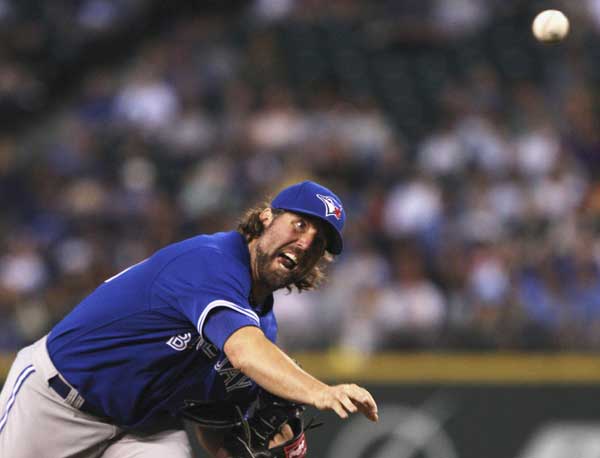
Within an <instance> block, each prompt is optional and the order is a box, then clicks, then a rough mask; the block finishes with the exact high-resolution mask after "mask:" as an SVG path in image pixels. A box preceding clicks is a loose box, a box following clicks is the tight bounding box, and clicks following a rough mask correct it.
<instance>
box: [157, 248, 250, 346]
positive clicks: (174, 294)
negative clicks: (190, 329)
mask: <svg viewBox="0 0 600 458" xmlns="http://www.w3.org/2000/svg"><path fill="white" fill-rule="evenodd" d="M249 293H250V274H249V272H248V270H247V267H246V266H244V265H243V264H242V263H240V262H239V261H238V260H237V259H235V258H233V257H230V256H227V255H223V254H222V253H221V252H219V251H218V250H214V249H209V248H203V249H196V250H191V251H189V252H186V253H184V254H182V255H180V256H178V257H177V259H175V260H173V261H172V262H171V263H170V264H169V265H168V266H166V267H165V269H163V271H162V272H161V274H160V275H159V278H157V280H156V281H155V284H154V286H153V296H155V298H156V300H155V302H154V303H155V304H156V305H157V306H167V307H174V308H176V309H177V310H178V311H179V312H180V313H181V314H183V315H184V316H185V317H186V318H187V319H188V320H190V321H191V322H192V323H193V324H194V327H195V328H196V329H197V331H198V333H199V334H200V335H201V336H203V337H205V338H209V337H212V338H209V339H208V340H210V341H211V342H212V343H213V344H215V345H217V346H219V347H220V348H221V347H222V344H223V343H224V342H225V340H227V337H229V335H231V334H232V333H233V332H234V331H236V330H237V329H239V328H241V327H244V326H259V327H260V319H259V317H258V315H257V314H256V312H255V311H254V310H252V307H251V306H250V304H249V303H248V295H249ZM222 310H227V311H228V313H227V314H223V315H222V316H223V317H224V319H222V320H221V319H219V320H212V319H211V320H210V321H212V324H211V326H210V334H211V336H207V335H206V334H205V329H204V328H205V325H206V323H207V321H208V317H209V316H210V317H211V318H212V317H213V316H215V313H216V312H219V314H220V312H221V311H222ZM217 316H218V315H217ZM213 340H215V341H213ZM219 342H220V343H221V344H220V345H219Z"/></svg>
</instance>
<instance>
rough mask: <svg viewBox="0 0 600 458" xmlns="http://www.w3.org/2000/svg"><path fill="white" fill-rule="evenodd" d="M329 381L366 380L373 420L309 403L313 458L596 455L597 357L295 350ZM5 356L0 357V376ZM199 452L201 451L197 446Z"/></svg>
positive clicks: (599, 448) (599, 439) (599, 436)
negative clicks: (343, 416) (315, 422)
mask: <svg viewBox="0 0 600 458" xmlns="http://www.w3.org/2000/svg"><path fill="white" fill-rule="evenodd" d="M295 357H296V359H297V360H298V361H299V362H300V364H301V365H302V366H303V367H304V368H305V369H307V370H308V371H309V372H312V373H313V374H315V375H317V376H318V377H320V378H323V379H325V380H328V381H330V382H332V383H338V382H346V381H355V382H357V383H361V384H364V385H365V386H366V387H368V388H369V389H370V390H371V391H372V393H373V395H374V396H375V398H376V400H377V402H378V404H379V408H380V421H379V422H378V423H376V424H374V423H371V422H369V421H367V420H365V419H363V418H362V417H359V416H356V415H355V416H353V417H351V418H350V419H349V420H346V421H341V420H339V419H338V418H337V417H336V416H335V415H334V414H331V413H322V412H316V411H314V410H313V409H309V411H308V413H309V416H311V415H313V414H316V415H317V417H318V419H319V420H321V421H324V422H325V425H324V426H322V427H320V428H318V429H315V430H313V431H311V432H310V439H309V450H310V453H309V456H311V457H313V458H340V457H344V458H397V457H402V458H482V457H485V458H573V457H582V458H583V457H590V458H591V457H598V456H600V357H598V356H594V355H583V354H562V353H561V354H522V353H515V354H502V353H493V354H481V353H476V354H455V353H453V354H431V353H419V354H398V353H390V354H380V355H377V356H374V357H371V358H369V359H361V358H357V357H356V356H350V355H340V354H336V353H330V354H321V353H319V354H316V353H314V354H297V355H295ZM11 358H12V356H11V355H7V356H5V357H2V358H0V369H1V370H2V372H1V375H2V379H3V378H4V376H5V374H6V369H7V368H8V364H9V363H10V360H11ZM198 456H203V455H202V454H201V453H198Z"/></svg>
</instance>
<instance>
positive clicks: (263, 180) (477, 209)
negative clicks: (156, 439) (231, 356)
mask: <svg viewBox="0 0 600 458" xmlns="http://www.w3.org/2000/svg"><path fill="white" fill-rule="evenodd" d="M30 3H31V2H30ZM32 3H36V2H32ZM59 3H64V4H65V5H70V6H71V7H72V8H71V9H70V10H69V9H66V8H63V10H65V11H75V10H74V9H73V8H75V5H76V6H77V8H79V9H77V11H78V15H77V16H76V17H77V18H78V20H79V21H80V22H81V24H82V25H81V27H79V28H72V29H70V30H69V33H70V34H74V35H75V36H76V37H78V36H79V35H78V34H86V33H89V30H90V28H92V29H94V30H96V29H98V28H99V27H100V26H102V24H105V22H103V21H104V19H103V18H105V19H106V20H108V19H107V17H108V16H110V14H109V13H111V14H113V16H110V17H111V18H113V19H111V21H113V20H116V19H114V18H116V17H120V16H119V15H118V14H117V13H118V12H121V11H123V12H131V11H135V8H134V9H131V8H127V7H133V6H134V5H135V6H136V7H137V8H140V9H141V10H143V6H144V2H143V1H141V0H140V1H137V2H136V1H125V0H121V1H118V0H112V1H110V0H88V1H81V2H59ZM146 3H150V2H146ZM555 3H556V4H557V6H559V7H561V8H563V9H564V10H565V12H566V13H567V14H568V15H569V16H570V17H571V20H572V24H576V27H574V30H573V31H572V33H571V35H570V36H569V38H568V40H567V41H566V42H565V43H561V44H558V45H554V46H551V47H549V46H542V45H540V44H539V43H535V42H534V41H533V38H532V37H531V33H530V29H529V24H530V22H531V19H532V17H533V15H534V13H535V12H536V9H537V10H539V8H538V7H539V6H540V5H541V4H542V3H540V2H537V3H536V2H531V1H514V0H513V1H500V0H498V1H484V0H419V1H412V0H407V1H402V2H396V1H389V2H386V1H383V2H376V4H375V5H374V4H373V2H368V1H361V0H335V1H330V2H327V5H326V6H325V5H323V3H322V2H319V1H317V0H257V1H255V2H250V3H248V4H243V5H241V6H238V7H236V9H235V10H233V9H232V10H231V11H224V10H216V11H215V10H211V11H206V12H202V11H200V12H199V13H198V14H185V15H182V16H181V17H179V18H178V19H177V20H173V21H171V22H169V24H168V26H163V27H160V28H159V29H158V30H153V31H152V33H151V34H150V35H151V36H149V37H148V39H147V40H145V41H143V42H142V43H141V44H140V46H139V47H137V48H136V50H135V52H134V53H132V54H131V55H130V56H129V58H128V59H126V61H125V62H121V63H119V64H118V65H114V66H104V67H102V68H101V69H98V68H96V69H94V71H91V72H89V73H87V74H85V75H83V76H82V79H81V81H79V82H78V86H77V88H75V89H72V88H71V90H72V91H74V93H75V94H74V95H73V96H72V97H70V99H69V100H68V101H67V102H65V103H64V104H63V105H62V106H61V107H60V109H57V110H52V111H49V112H48V113H47V114H46V115H45V116H44V117H42V118H40V119H38V120H36V123H35V124H33V125H31V126H28V128H27V129H26V130H24V131H22V132H19V133H13V134H11V133H6V134H3V135H2V137H0V206H1V207H2V214H1V216H0V244H1V249H0V349H7V350H11V349H14V348H17V347H18V346H20V345H22V344H24V343H27V342H29V341H32V340H34V339H36V338H38V337H39V336H41V335H43V334H44V333H45V332H47V331H48V330H49V329H50V327H51V326H52V325H53V324H54V323H55V322H56V321H58V320H59V319H60V318H61V317H62V316H64V315H65V313H67V312H68V311H69V310H70V309H71V308H72V307H73V306H74V305H76V304H77V302H78V301H79V300H80V299H81V298H83V297H84V296H85V295H86V294H87V293H88V292H90V291H91V290H92V289H94V288H95V287H96V286H97V285H98V284H99V283H101V282H102V281H103V280H104V279H106V278H109V277H111V276H112V275H114V274H115V273H117V272H118V271H120V270H122V269H124V268H126V267H128V266H130V265H132V264H134V263H136V262H139V261H140V260H142V259H144V258H145V257H147V256H148V255H150V254H151V253H152V252H153V251H155V250H156V249H158V248H160V247H162V246H164V245H166V244H168V243H171V242H174V241H177V240H180V239H183V238H185V237H189V236H192V235H195V234H197V233H202V232H213V231H219V230H225V229H230V228H231V229H232V228H234V227H235V226H236V222H237V218H238V217H239V216H240V215H241V214H242V212H243V211H244V210H245V209H246V208H247V207H249V206H253V205H256V204H259V203H261V202H262V201H264V200H265V198H267V197H268V196H269V195H272V194H273V193H274V192H276V191H277V189H279V188H280V187H281V186H283V185H286V184H290V183H292V182H294V181H297V180H301V179H305V178H310V179H315V180H317V181H320V182H322V183H323V184H325V185H327V186H329V187H331V188H332V189H333V190H335V192H336V193H337V194H338V195H340V196H341V197H342V198H343V201H344V204H345V207H346V210H347V213H348V218H349V219H348V224H347V227H346V230H345V246H346V248H345V252H344V253H343V254H342V255H341V256H340V257H339V258H338V259H336V261H335V262H334V264H333V265H332V266H331V268H330V270H329V279H328V281H327V282H326V283H325V285H324V286H323V287H322V288H321V289H319V290H318V291H314V292H307V293H302V294H286V293H285V292H278V293H277V299H276V313H277V316H278V320H279V324H280V335H281V339H282V343H283V345H284V346H286V347H287V348H289V349H291V350H299V349H323V348H342V349H347V350H352V351H358V352H364V353H368V352H372V351H378V350H388V349H474V350H477V349H531V350H533V349H535V350H538V349H540V350H563V349H568V350H596V349H599V348H600V332H598V331H600V181H599V179H600V131H599V129H598V127H597V126H598V125H599V124H598V115H599V113H598V106H600V105H599V104H598V93H597V89H596V88H597V87H598V84H597V83H598V82H599V80H600V60H598V59H596V57H597V53H598V51H597V49H600V47H598V46H597V45H598V40H599V31H600V1H596V0H586V1H581V2H564V3H560V2H555ZM18 4H21V2H18ZM543 4H544V6H546V5H547V2H543ZM15 5H17V2H9V1H7V0H5V1H0V21H8V20H9V18H11V17H12V18H14V17H15V16H14V15H12V16H11V15H10V14H9V13H10V11H12V10H11V8H13V9H14V7H15ZM84 6H85V8H84ZM200 10H201V9H200ZM7 11H8V13H7ZM86 12H87V14H86ZM53 14H55V15H59V16H60V12H54V13H53ZM65 14H66V13H65ZM123 14H125V13H123ZM131 14H133V13H131ZM107 15H108V16H107ZM57 20H58V19H57ZM33 23H34V24H37V21H35V20H34V21H33ZM15 39H16V38H15V37H10V36H9V40H8V41H9V42H11V43H13V42H14V40H15ZM113 45H114V46H115V47H116V48H118V47H119V46H120V43H119V42H115V43H114V44H113ZM17 55H18V53H17ZM2 57H3V58H2V63H1V64H0V66H2V67H3V68H0V92H1V91H3V90H4V91H5V92H6V93H8V94H11V96H12V95H14V94H16V93H18V91H17V92H15V91H14V90H13V89H11V88H10V87H8V89H6V88H7V86H6V84H7V83H6V82H5V81H6V75H7V74H8V73H7V70H6V67H7V66H11V65H14V64H11V59H9V58H5V56H2ZM16 68H20V67H19V66H17V67H16ZM23 68H26V66H24V67H23ZM23 71H25V70H23ZM29 71H30V73H29V75H30V78H29V79H28V78H27V77H22V76H19V75H17V76H13V81H14V82H15V83H14V84H18V85H22V84H24V85H25V86H27V85H28V84H30V83H29V82H30V81H34V80H37V79H36V78H37V77H36V73H35V68H33V67H32V68H30V69H29ZM9 73H10V72H9ZM40 78H41V79H40V81H42V83H43V77H40ZM28 81H29V82H28ZM42 83H40V86H39V87H42V86H43V84H42ZM28 87H29V86H28ZM32 87H35V84H34V85H33V86H32ZM40 94H41V93H40V92H37V93H36V91H35V90H34V91H33V92H32V93H30V94H29V95H28V97H30V98H32V100H33V101H32V102H31V103H34V104H35V103H37V102H39V100H37V102H36V97H38V96H40ZM1 98H2V97H0V99H1Z"/></svg>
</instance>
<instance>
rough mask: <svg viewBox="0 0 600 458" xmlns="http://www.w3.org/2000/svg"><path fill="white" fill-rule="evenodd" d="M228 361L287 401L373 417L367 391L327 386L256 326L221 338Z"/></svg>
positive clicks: (374, 412) (343, 414) (372, 402)
mask: <svg viewBox="0 0 600 458" xmlns="http://www.w3.org/2000/svg"><path fill="white" fill-rule="evenodd" d="M224 350H225V354H226V355H227V358H228V359H229V361H230V362H231V364H232V365H233V366H234V367H235V368H237V369H239V370H240V371H242V372H243V373H244V375H246V376H248V377H250V378H251V379H252V380H254V381H255V382H256V383H258V384H259V385H260V386H261V387H262V388H264V389H265V390H267V391H269V392H270V393H273V394H275V395H277V396H280V397H282V398H285V399H289V400H291V401H295V402H299V403H302V404H307V405H312V406H314V407H316V408H317V409H320V410H327V409H330V410H333V411H335V412H336V413H337V414H338V415H339V416H340V417H341V418H347V417H348V415H349V414H350V413H354V412H357V411H360V412H361V413H363V414H364V415H365V416H366V417H367V418H368V419H369V420H372V421H377V420H378V415H377V404H376V403H375V400H374V399H373V397H372V396H371V394H370V393H369V392H368V391H367V390H365V389H364V388H362V387H359V386H357V385H354V384H344V385H335V386H329V385H327V384H325V383H323V382H321V381H319V380H317V379H316V378H315V377H313V376H312V375H310V374H309V373H308V372H306V371H304V370H303V369H302V368H300V367H299V366H298V365H297V364H296V363H295V362H294V361H293V360H292V359H291V358H290V357H289V356H287V355H286V354H285V353H284V352H283V351H282V350H281V349H280V348H279V347H277V345H275V344H273V343H272V342H271V341H270V340H269V339H267V338H266V336H265V335H264V333H263V332H262V330H261V329H260V328H258V327H256V326H246V327H243V328H240V329H238V330H237V331H235V332H234V333H233V334H232V335H231V336H230V337H229V338H228V339H227V341H226V342H225V346H224Z"/></svg>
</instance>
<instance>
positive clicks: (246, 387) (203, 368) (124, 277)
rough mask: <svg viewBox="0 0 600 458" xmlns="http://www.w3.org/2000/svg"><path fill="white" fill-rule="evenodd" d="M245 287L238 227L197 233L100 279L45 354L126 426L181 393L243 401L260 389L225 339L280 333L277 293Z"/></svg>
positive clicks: (162, 409) (172, 403)
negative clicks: (236, 364) (253, 299)
mask: <svg viewBox="0 0 600 458" xmlns="http://www.w3.org/2000/svg"><path fill="white" fill-rule="evenodd" d="M250 289H251V274H250V254H249V251H248V246H247V244H246V241H245V239H244V237H243V236H242V235H241V234H239V233H238V232H223V233H217V234H212V235H200V236H197V237H193V238H191V239H187V240H184V241H182V242H179V243H175V244H173V245H169V246H167V247H165V248H163V249H161V250H159V251H157V252H156V253H155V254H154V255H152V256H151V257H150V258H148V259H146V260H144V261H142V262H141V263H139V264H136V265H134V266H132V267H130V268H129V269H126V270H125V271H123V272H121V273H120V274H118V275H116V276H114V277H112V278H110V279H108V280H106V281H105V282H104V283H103V284H102V285H101V286H100V287H98V288H97V289H96V290H95V291H93V292H92V293H91V294H90V295H89V296H87V297H86V298H85V299H84V300H83V301H82V302H81V303H80V304H79V305H77V307H75V308H74V309H73V310H72V311H71V313H69V314H68V315H67V316H66V317H65V318H64V319H63V320H62V321H61V322H60V323H58V324H57V325H56V326H55V327H54V328H53V329H52V331H51V332H50V334H49V336H48V340H47V346H48V353H49V354H50V358H51V359H52V361H53V362H54V364H55V366H56V368H57V369H58V370H59V372H60V373H61V374H62V375H63V376H64V377H65V378H66V380H67V381H68V382H69V383H71V384H72V385H73V386H74V387H75V388H76V389H77V390H78V391H79V393H80V394H81V395H82V396H83V397H84V398H85V399H86V401H87V402H89V403H91V404H92V405H93V406H94V407H96V408H98V409H100V410H101V411H102V412H103V413H105V414H106V415H107V416H108V417H110V418H111V419H112V421H114V422H115V423H116V424H118V425H120V426H123V427H136V426H142V425H146V424H148V423H151V422H152V421H153V420H155V419H157V418H160V417H162V416H163V415H165V414H171V415H176V412H177V409H178V408H179V407H181V405H182V403H183V400H184V399H204V400H232V401H236V402H248V403H249V402H250V401H251V400H252V399H253V398H254V397H255V395H256V392H257V389H258V388H257V386H256V384H255V383H254V382H253V381H252V380H251V379H249V378H248V377H246V376H245V375H244V374H242V373H241V372H240V371H239V370H237V369H235V368H233V367H232V365H231V363H230V362H229V361H228V360H227V357H226V356H225V354H224V352H223V346H224V344H225V341H226V340H227V338H228V337H229V336H230V335H231V334H232V333H233V332H235V331H236V330H237V329H240V328H241V327H244V326H258V327H260V328H261V329H262V330H263V332H264V333H265V335H266V336H267V338H269V339H270V340H271V341H273V342H275V339H276V334H277V323H276V320H275V317H274V315H273V311H272V305H273V297H272V296H270V297H269V298H268V300H267V301H266V303H265V304H262V305H261V307H258V308H257V307H252V306H251V305H250V302H249V297H250Z"/></svg>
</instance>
